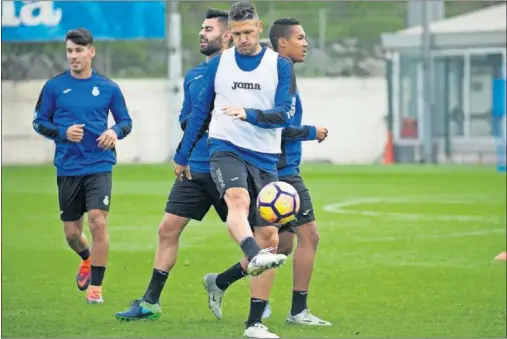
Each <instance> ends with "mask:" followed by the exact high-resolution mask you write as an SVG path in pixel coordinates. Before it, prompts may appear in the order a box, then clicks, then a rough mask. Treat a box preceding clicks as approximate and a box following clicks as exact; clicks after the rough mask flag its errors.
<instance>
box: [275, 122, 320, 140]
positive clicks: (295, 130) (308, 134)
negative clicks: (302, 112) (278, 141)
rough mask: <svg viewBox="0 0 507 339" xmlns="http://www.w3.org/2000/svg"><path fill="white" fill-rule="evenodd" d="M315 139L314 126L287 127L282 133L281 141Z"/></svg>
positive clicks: (315, 131)
mask: <svg viewBox="0 0 507 339" xmlns="http://www.w3.org/2000/svg"><path fill="white" fill-rule="evenodd" d="M316 137H317V129H316V128H315V126H308V125H304V126H298V127H296V126H288V127H285V128H284V129H283V131H282V139H283V140H287V141H310V140H315V139H316Z"/></svg>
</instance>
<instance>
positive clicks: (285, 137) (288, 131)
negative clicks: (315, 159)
mask: <svg viewBox="0 0 507 339" xmlns="http://www.w3.org/2000/svg"><path fill="white" fill-rule="evenodd" d="M302 119H303V107H302V105H301V99H300V97H299V93H297V96H296V113H295V114H294V119H293V120H292V123H291V126H290V127H286V128H284V129H283V132H282V155H281V156H280V161H279V162H278V176H279V177H286V176H290V175H297V174H299V165H300V164H301V155H302V145H301V142H302V141H307V140H315V139H316V136H317V129H316V128H315V126H307V125H304V126H303V125H301V122H302Z"/></svg>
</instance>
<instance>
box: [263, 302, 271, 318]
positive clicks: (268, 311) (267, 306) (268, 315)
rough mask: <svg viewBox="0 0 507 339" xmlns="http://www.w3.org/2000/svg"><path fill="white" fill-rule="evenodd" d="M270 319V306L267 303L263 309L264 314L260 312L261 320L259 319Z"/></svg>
mask: <svg viewBox="0 0 507 339" xmlns="http://www.w3.org/2000/svg"><path fill="white" fill-rule="evenodd" d="M269 317H271V306H270V304H269V302H268V303H267V304H266V307H265V308H264V312H262V318H261V319H267V318H269Z"/></svg>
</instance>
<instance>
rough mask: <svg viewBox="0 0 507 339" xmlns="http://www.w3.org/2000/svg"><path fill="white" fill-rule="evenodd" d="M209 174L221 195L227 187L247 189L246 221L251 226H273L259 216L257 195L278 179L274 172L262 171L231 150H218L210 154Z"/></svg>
mask: <svg viewBox="0 0 507 339" xmlns="http://www.w3.org/2000/svg"><path fill="white" fill-rule="evenodd" d="M211 176H212V177H213V181H214V182H215V184H216V187H217V189H218V192H219V193H220V196H221V197H223V195H224V194H225V191H227V190H228V189H229V188H235V187H241V188H245V189H246V190H248V193H249V194H250V212H249V215H248V222H249V223H250V226H251V227H253V226H274V225H272V224H270V223H268V222H266V221H265V220H264V219H262V218H261V216H260V214H259V212H258V210H257V195H259V192H260V191H261V189H262V188H263V187H264V186H266V185H267V184H269V183H271V182H275V181H277V180H278V176H277V175H276V174H271V173H267V172H264V171H263V170H261V169H259V168H257V167H255V166H253V165H251V164H249V163H247V162H246V161H244V160H243V159H241V158H240V157H239V156H237V155H236V154H234V153H232V152H223V151H218V152H215V153H213V154H212V155H211Z"/></svg>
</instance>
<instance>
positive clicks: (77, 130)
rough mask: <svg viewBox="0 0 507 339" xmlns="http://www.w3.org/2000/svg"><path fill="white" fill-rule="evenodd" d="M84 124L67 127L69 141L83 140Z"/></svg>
mask: <svg viewBox="0 0 507 339" xmlns="http://www.w3.org/2000/svg"><path fill="white" fill-rule="evenodd" d="M84 126H85V125H84V124H77V125H72V126H70V127H69V128H67V133H66V134H67V140H69V141H72V142H80V141H81V140H83V135H84V130H83V128H84Z"/></svg>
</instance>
